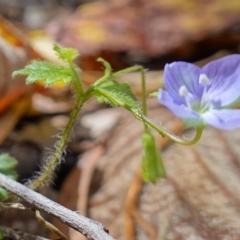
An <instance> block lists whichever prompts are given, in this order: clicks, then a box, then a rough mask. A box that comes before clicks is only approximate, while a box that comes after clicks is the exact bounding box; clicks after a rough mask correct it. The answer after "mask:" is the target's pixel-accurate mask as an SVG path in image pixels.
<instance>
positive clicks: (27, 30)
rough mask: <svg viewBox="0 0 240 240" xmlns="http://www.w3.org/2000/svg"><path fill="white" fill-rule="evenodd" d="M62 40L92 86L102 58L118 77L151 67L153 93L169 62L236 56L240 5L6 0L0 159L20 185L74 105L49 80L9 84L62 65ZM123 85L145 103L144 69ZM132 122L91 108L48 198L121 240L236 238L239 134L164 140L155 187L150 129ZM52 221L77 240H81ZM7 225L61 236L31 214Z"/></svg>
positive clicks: (0, 47)
mask: <svg viewBox="0 0 240 240" xmlns="http://www.w3.org/2000/svg"><path fill="white" fill-rule="evenodd" d="M54 43H57V44H59V45H60V46H65V47H74V48H77V49H78V50H79V52H80V57H79V59H77V62H76V64H78V65H79V67H80V68H81V69H82V73H81V78H82V80H83V82H84V85H85V86H86V87H87V86H89V85H90V84H91V83H93V82H94V81H96V79H98V78H99V77H100V76H101V75H102V74H103V68H102V65H101V64H99V63H98V62H96V59H97V58H98V57H102V58H104V59H105V60H107V61H109V62H110V64H111V65H112V68H113V70H114V71H117V70H120V69H123V68H126V67H130V66H133V65H135V64H141V65H143V66H144V67H145V68H146V69H147V70H148V71H147V88H148V92H153V91H156V90H157V89H158V88H159V87H163V77H162V75H163V68H164V65H165V64H166V63H170V62H173V61H180V60H181V61H188V62H193V63H196V64H198V65H199V66H202V65H204V64H206V63H207V62H209V61H210V60H213V59H217V58H219V57H223V56H225V55H228V54H232V53H239V51H240V48H239V46H240V45H239V44H240V1H239V0H231V1H229V0H208V1H204V0H122V1H119V0H96V1H90V0H21V1H19V0H0V152H9V153H10V154H11V155H12V156H14V157H16V158H17V159H18V161H19V164H18V167H17V171H18V174H19V179H18V180H19V181H20V182H22V183H24V182H26V181H27V179H28V178H29V177H31V176H32V175H33V174H34V172H36V171H38V170H39V168H40V167H41V166H42V165H43V164H44V161H45V159H46V156H47V155H48V154H49V153H51V152H52V151H53V150H50V149H53V147H54V142H55V140H56V139H57V138H56V137H55V138H54V137H51V136H56V135H57V134H59V132H61V131H60V130H59V129H62V128H64V126H65V124H66V122H67V120H68V116H69V113H70V111H71V110H72V108H73V102H74V98H73V94H72V92H71V88H70V87H66V86H64V85H62V84H61V83H60V84H57V85H54V86H52V87H51V88H49V89H46V88H44V87H43V85H42V84H41V83H39V84H34V85H31V86H26V85H25V83H24V78H22V77H18V78H16V79H14V80H13V79H12V77H11V72H12V71H13V70H15V69H19V68H22V67H23V66H25V65H26V64H28V63H30V62H31V61H32V60H33V59H39V60H41V59H42V60H48V61H52V62H54V63H58V62H59V60H58V59H57V58H56V57H55V55H54V53H53V51H52V45H53V44H54ZM118 80H119V81H127V82H130V84H131V86H132V88H133V91H134V93H135V94H137V96H140V94H141V86H140V75H139V74H138V73H133V74H128V75H126V76H123V77H121V78H120V79H118ZM239 91H240V90H239ZM149 107H150V114H151V116H153V117H154V118H155V119H157V121H159V122H160V121H161V123H162V124H166V126H167V127H169V128H170V129H171V130H172V131H173V132H174V133H176V134H182V133H183V127H182V125H181V124H180V123H179V122H178V121H177V120H176V119H175V118H174V117H173V116H172V115H170V114H169V112H167V111H166V110H165V109H164V108H162V107H161V106H160V105H159V104H156V101H155V102H154V101H153V100H150V103H149ZM134 121H135V120H134V119H133V118H131V116H130V115H128V114H127V113H123V111H122V110H119V109H111V108H109V106H107V105H105V104H102V105H98V104H97V103H96V101H95V100H94V99H93V100H91V101H90V102H89V103H87V104H86V106H84V109H83V112H82V113H81V116H79V121H78V122H77V123H76V126H75V130H74V136H73V138H72V140H71V141H70V143H69V145H68V148H67V151H66V161H65V163H64V164H63V167H61V168H59V170H58V172H57V174H56V176H55V178H54V181H53V183H52V184H51V186H50V188H44V189H42V190H41V193H43V194H44V195H46V196H48V197H49V198H52V199H53V200H55V201H58V202H60V203H61V204H63V205H65V206H67V207H69V208H70V209H72V210H74V211H79V212H80V213H81V214H83V215H86V216H89V217H91V218H94V219H95V220H97V221H100V222H102V223H103V224H104V225H105V226H106V227H107V228H109V229H110V233H111V234H113V236H114V237H116V238H117V239H127V240H132V239H152V240H154V239H160V240H165V239H169V240H175V239H176V240H177V239H184V240H186V239H188V240H202V239H209V240H210V239H214V240H215V239H222V240H231V239H240V213H239V209H240V208H239V206H240V191H239V190H240V189H238V188H239V186H238V185H239V184H238V183H239V180H240V157H239V150H238V145H239V138H238V135H239V132H238V131H235V132H234V134H233V133H229V132H228V133H224V134H223V133H221V132H220V131H218V130H212V129H210V130H209V131H206V132H207V133H206V134H205V135H204V136H203V140H201V141H200V143H199V144H198V145H197V146H196V147H191V148H183V147H182V148H181V147H178V146H177V145H175V144H171V143H169V142H167V141H165V140H164V141H163V140H162V139H160V137H157V139H158V146H159V149H162V151H163V156H164V161H165V162H166V163H165V164H166V170H167V173H168V179H167V180H160V181H159V182H158V183H157V184H156V185H151V184H149V183H143V182H142V181H141V180H139V179H140V178H139V176H138V174H137V169H138V168H139V164H140V160H141V143H140V142H139V139H140V136H141V131H142V126H141V125H140V124H139V125H138V124H135V123H134ZM126 132H127V133H128V135H126ZM129 139H130V140H131V141H132V144H131V146H130V145H129V144H128V143H129ZM165 159H166V160H165ZM183 160H184V161H183ZM215 160H216V161H215ZM179 161H181V163H182V164H179ZM216 166H218V167H216ZM194 174H195V175H194ZM136 178H137V179H138V180H139V181H138V183H137V185H136V181H135V182H134V179H136ZM134 184H135V185H134ZM136 189H141V191H137V190H136ZM119 193H120V194H119ZM129 193H133V194H132V195H133V196H134V197H133V198H131V197H129V196H130V195H129ZM45 218H46V219H47V220H49V221H51V222H53V223H54V224H56V225H57V226H58V227H59V229H61V230H62V231H63V232H64V233H65V234H66V235H68V236H69V238H70V239H71V240H73V239H82V237H81V236H80V235H78V234H77V233H76V232H74V231H71V230H69V229H68V228H67V227H66V226H64V225H62V224H60V223H59V222H58V221H55V220H53V219H51V217H50V216H47V215H46V216H45ZM0 225H4V226H7V227H12V228H17V229H20V230H22V231H26V232H29V233H31V234H35V235H40V236H43V237H47V238H51V239H54V238H56V236H53V235H52V234H51V233H49V232H48V231H47V230H46V229H45V228H44V227H42V226H41V225H40V224H39V223H38V222H37V221H36V220H35V218H34V215H33V213H32V212H31V211H29V212H25V211H24V212H23V211H21V210H9V209H6V210H3V211H1V212H0Z"/></svg>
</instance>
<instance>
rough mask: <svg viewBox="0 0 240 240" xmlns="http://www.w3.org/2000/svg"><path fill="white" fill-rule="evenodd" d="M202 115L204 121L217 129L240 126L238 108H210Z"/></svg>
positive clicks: (229, 128)
mask: <svg viewBox="0 0 240 240" xmlns="http://www.w3.org/2000/svg"><path fill="white" fill-rule="evenodd" d="M202 117H203V119H204V120H205V122H206V123H208V124H209V125H211V126H213V127H216V128H219V129H224V130H233V129H235V128H238V127H240V109H223V110H211V111H208V112H206V113H204V114H202Z"/></svg>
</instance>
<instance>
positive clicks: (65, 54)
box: [53, 44, 79, 62]
mask: <svg viewBox="0 0 240 240" xmlns="http://www.w3.org/2000/svg"><path fill="white" fill-rule="evenodd" d="M53 50H54V51H55V52H56V55H57V56H58V58H59V59H61V60H63V61H65V62H73V60H74V59H75V58H76V57H78V56H79V53H78V51H77V50H76V49H74V48H60V47H59V46H58V45H57V44H54V46H53Z"/></svg>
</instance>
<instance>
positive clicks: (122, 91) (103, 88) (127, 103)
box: [94, 81, 139, 109]
mask: <svg viewBox="0 0 240 240" xmlns="http://www.w3.org/2000/svg"><path fill="white" fill-rule="evenodd" d="M94 91H95V93H96V96H97V99H98V101H99V102H100V103H102V102H107V103H109V104H110V105H112V106H113V107H117V106H122V107H125V108H128V109H129V108H138V107H139V105H138V102H137V99H136V97H135V95H134V94H133V93H132V90H131V88H130V85H129V84H127V83H119V82H116V81H107V82H104V83H102V84H101V85H100V86H96V87H95V88H94Z"/></svg>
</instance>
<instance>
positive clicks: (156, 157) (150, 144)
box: [142, 132, 166, 183]
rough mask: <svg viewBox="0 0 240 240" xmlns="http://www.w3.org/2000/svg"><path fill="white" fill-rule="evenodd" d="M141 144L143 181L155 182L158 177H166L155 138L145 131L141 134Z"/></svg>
mask: <svg viewBox="0 0 240 240" xmlns="http://www.w3.org/2000/svg"><path fill="white" fill-rule="evenodd" d="M142 144H143V158H142V176H143V179H144V181H150V182H152V183H156V181H157V179H158V178H166V172H165V169H164V165H163V162H162V158H161V155H160V151H159V149H157V146H156V144H155V138H154V137H153V135H152V134H151V133H150V132H145V133H144V134H143V136H142Z"/></svg>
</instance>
